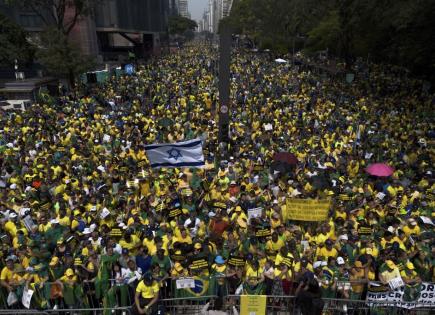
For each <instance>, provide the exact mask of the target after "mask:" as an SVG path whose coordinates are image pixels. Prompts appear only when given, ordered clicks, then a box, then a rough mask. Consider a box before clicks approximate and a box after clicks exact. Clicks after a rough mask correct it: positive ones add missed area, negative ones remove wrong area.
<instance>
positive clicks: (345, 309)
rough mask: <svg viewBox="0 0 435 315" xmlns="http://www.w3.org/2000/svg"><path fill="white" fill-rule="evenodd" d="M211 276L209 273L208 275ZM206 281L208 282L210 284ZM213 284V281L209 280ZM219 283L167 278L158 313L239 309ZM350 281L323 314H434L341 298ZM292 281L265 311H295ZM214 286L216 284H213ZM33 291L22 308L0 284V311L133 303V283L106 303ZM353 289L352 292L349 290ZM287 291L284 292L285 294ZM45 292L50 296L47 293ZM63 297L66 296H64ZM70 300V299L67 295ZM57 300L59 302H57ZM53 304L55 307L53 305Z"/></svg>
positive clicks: (105, 310) (119, 309)
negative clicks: (190, 285) (193, 288)
mask: <svg viewBox="0 0 435 315" xmlns="http://www.w3.org/2000/svg"><path fill="white" fill-rule="evenodd" d="M210 279H211V277H210ZM211 283H212V282H211V281H210V283H209V284H210V286H211ZM213 283H214V284H215V285H216V284H217V282H213ZM226 284H227V283H225V285H222V286H221V287H220V288H219V290H215V291H213V290H210V291H208V292H204V294H205V295H204V296H185V297H180V298H177V296H179V295H177V294H176V293H177V292H176V290H177V289H176V286H175V280H174V279H172V280H171V281H167V283H165V284H163V285H162V287H161V290H160V297H159V302H158V304H159V309H160V310H161V314H165V315H166V314H171V315H172V314H173V315H175V314H187V315H188V314H192V315H195V314H201V312H202V311H203V310H204V307H205V306H206V304H207V303H209V305H210V306H211V308H212V309H213V308H215V309H221V310H226V312H227V313H228V314H232V312H233V309H232V308H233V306H234V307H235V308H236V309H239V306H240V296H239V295H235V294H234V291H232V292H228V286H227V285H226ZM352 284H353V285H356V284H363V285H364V290H366V289H367V284H366V283H362V282H352V283H350V282H336V285H334V286H333V287H332V289H331V291H330V292H329V293H330V294H328V296H323V301H324V303H325V307H324V312H323V313H324V314H388V315H394V314H413V315H414V314H429V313H430V312H432V314H435V311H434V309H433V307H432V308H430V307H429V306H427V307H419V308H414V309H412V310H406V309H404V308H401V307H400V305H399V303H397V304H396V303H394V302H385V301H378V302H371V304H370V305H369V304H368V303H367V301H365V300H362V299H364V297H365V295H363V294H352V295H350V298H343V296H342V292H343V288H347V289H346V290H350V291H352ZM296 285H297V284H296V283H293V284H292V289H290V290H289V291H288V292H285V293H284V294H283V295H269V296H268V298H267V314H268V315H269V314H272V315H275V314H277V315H284V314H298V307H297V305H296V299H295V296H294V293H295V287H296ZM79 286H80V287H81V288H82V289H83V288H84V287H86V285H84V283H80V284H79ZM215 288H216V289H217V287H215ZM34 290H35V293H34V296H33V297H32V302H31V306H30V310H26V309H24V308H23V306H22V305H21V303H20V302H18V304H17V305H15V306H12V307H9V306H8V305H7V303H6V297H7V292H6V291H5V290H4V289H2V288H0V291H1V292H0V315H1V314H11V313H12V314H17V315H20V314H36V315H37V314H68V315H73V314H92V315H94V314H102V315H108V314H116V315H129V314H131V313H132V312H133V311H132V305H134V294H135V287H134V286H130V287H129V286H127V285H119V286H117V285H114V286H112V287H111V289H109V290H108V291H111V292H112V293H115V294H114V295H115V299H112V301H111V302H110V303H108V301H107V298H106V296H107V295H108V291H107V292H104V293H105V294H104V297H102V298H100V299H96V298H95V296H94V295H93V294H94V292H93V291H92V290H91V291H87V293H86V292H85V293H82V295H81V296H78V295H77V296H74V299H73V300H72V302H71V303H67V302H65V301H64V297H60V298H58V299H57V300H53V299H51V300H50V299H48V300H47V292H44V289H40V288H39V287H35V288H34ZM1 293H3V294H1ZM353 293H355V292H353ZM286 294H287V295H286ZM48 296H50V295H49V294H48ZM44 298H45V299H46V301H44V302H48V303H44V304H43V306H41V305H40V304H38V303H36V302H37V301H38V300H43V299H44ZM65 300H66V299H65ZM70 301H71V299H70ZM58 302H60V303H58ZM55 305H56V309H53V306H55Z"/></svg>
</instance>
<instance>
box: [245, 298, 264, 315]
mask: <svg viewBox="0 0 435 315" xmlns="http://www.w3.org/2000/svg"><path fill="white" fill-rule="evenodd" d="M266 298H267V296H266V295H242V296H241V297H240V315H266Z"/></svg>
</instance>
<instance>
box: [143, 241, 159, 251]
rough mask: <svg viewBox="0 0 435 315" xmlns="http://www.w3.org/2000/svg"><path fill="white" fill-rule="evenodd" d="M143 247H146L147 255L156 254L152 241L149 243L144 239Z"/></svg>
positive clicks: (154, 244)
mask: <svg viewBox="0 0 435 315" xmlns="http://www.w3.org/2000/svg"><path fill="white" fill-rule="evenodd" d="M142 244H143V246H146V247H147V248H148V254H149V255H155V254H156V252H157V247H156V243H155V242H154V240H151V241H149V240H148V239H147V238H144V240H143V242H142Z"/></svg>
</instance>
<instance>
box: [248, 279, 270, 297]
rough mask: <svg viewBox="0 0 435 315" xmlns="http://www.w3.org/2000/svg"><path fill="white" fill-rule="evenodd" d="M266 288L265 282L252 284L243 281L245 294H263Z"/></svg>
mask: <svg viewBox="0 0 435 315" xmlns="http://www.w3.org/2000/svg"><path fill="white" fill-rule="evenodd" d="M265 290H266V287H265V286H264V283H263V282H261V283H258V284H257V285H250V284H248V283H246V282H245V283H243V294H246V295H263V294H264V292H265Z"/></svg>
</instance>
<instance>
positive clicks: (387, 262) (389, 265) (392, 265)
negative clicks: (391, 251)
mask: <svg viewBox="0 0 435 315" xmlns="http://www.w3.org/2000/svg"><path fill="white" fill-rule="evenodd" d="M385 263H386V264H387V266H388V268H390V269H393V268H395V267H396V264H395V263H394V262H393V261H392V260H387V261H386V262H385Z"/></svg>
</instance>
